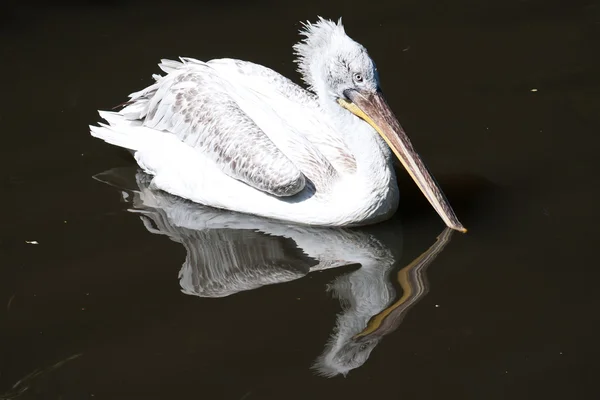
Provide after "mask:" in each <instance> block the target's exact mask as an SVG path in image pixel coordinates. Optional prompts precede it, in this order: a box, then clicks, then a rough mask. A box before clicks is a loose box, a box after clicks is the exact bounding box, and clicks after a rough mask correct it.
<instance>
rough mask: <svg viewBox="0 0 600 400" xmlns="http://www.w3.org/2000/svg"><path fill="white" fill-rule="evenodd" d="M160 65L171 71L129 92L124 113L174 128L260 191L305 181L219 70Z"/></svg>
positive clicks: (295, 187) (290, 191) (279, 190)
mask: <svg viewBox="0 0 600 400" xmlns="http://www.w3.org/2000/svg"><path fill="white" fill-rule="evenodd" d="M161 69H163V70H164V71H166V72H168V74H167V75H166V76H164V77H162V78H160V79H159V80H158V81H157V82H156V83H155V84H154V85H151V86H149V87H148V88H146V89H144V90H142V91H140V92H137V93H133V94H132V95H130V97H131V101H130V105H128V106H127V107H126V108H125V109H123V110H122V111H121V114H123V115H126V116H128V118H130V119H141V120H142V123H143V125H144V126H147V127H149V128H153V129H157V130H164V131H168V132H171V133H173V134H174V135H176V136H177V137H178V138H179V139H180V140H181V141H183V142H184V143H186V144H188V145H190V146H192V147H194V148H195V149H197V150H198V151H200V152H202V153H203V154H204V155H205V156H207V157H209V158H210V159H212V160H213V161H214V162H215V163H216V164H217V165H218V166H219V167H220V168H221V169H222V171H223V172H224V173H226V174H227V175H229V176H231V177H233V178H235V179H238V180H241V181H243V182H245V183H247V184H249V185H251V186H253V187H255V188H257V189H259V190H261V191H264V192H267V193H271V194H273V195H276V196H291V195H294V194H296V193H298V192H300V191H301V190H302V189H303V188H304V187H305V184H306V180H305V177H304V175H303V173H302V172H301V171H300V170H299V169H298V168H297V167H296V165H294V163H293V162H292V161H291V160H290V159H289V158H288V157H287V156H286V155H285V154H284V153H283V152H281V151H280V149H278V148H277V146H276V145H275V144H274V143H273V141H272V140H271V139H270V138H269V137H268V136H267V135H266V134H265V133H264V132H263V131H262V130H261V129H260V128H259V127H258V126H257V125H256V124H255V123H254V121H253V120H252V119H251V118H250V117H249V116H248V115H246V114H245V113H244V112H243V111H242V110H241V109H240V107H239V106H238V104H237V103H236V102H235V101H234V99H233V98H232V97H231V96H230V94H229V93H228V90H227V89H228V85H227V82H225V81H224V80H223V79H221V78H220V77H219V75H218V74H217V73H216V72H215V71H214V70H212V69H211V68H210V67H209V66H207V65H206V64H204V63H201V62H195V63H189V64H188V63H179V62H176V61H168V60H167V61H163V62H162V63H161Z"/></svg>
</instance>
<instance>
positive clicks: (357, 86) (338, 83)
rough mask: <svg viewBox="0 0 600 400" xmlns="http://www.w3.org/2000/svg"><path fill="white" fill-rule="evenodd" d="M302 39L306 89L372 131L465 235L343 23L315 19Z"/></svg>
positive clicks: (369, 63) (300, 50)
mask: <svg viewBox="0 0 600 400" xmlns="http://www.w3.org/2000/svg"><path fill="white" fill-rule="evenodd" d="M300 33H301V34H302V35H303V36H305V38H304V39H303V40H302V41H301V42H299V43H297V44H296V45H295V46H294V50H295V52H296V55H297V56H298V58H297V59H296V62H297V63H298V70H299V72H300V73H301V74H302V78H303V79H304V81H305V82H306V83H307V84H308V85H309V87H310V89H311V90H312V91H314V92H315V93H316V94H317V96H319V99H320V100H321V101H325V102H328V101H329V100H330V101H331V102H332V104H335V103H337V104H338V105H339V106H340V107H342V108H343V109H345V110H346V111H347V112H350V113H352V114H354V115H355V116H356V117H358V118H360V119H362V120H364V121H365V122H366V123H368V124H369V125H371V127H372V128H373V129H374V130H375V131H377V133H379V135H381V137H382V138H383V139H384V140H385V141H386V143H387V144H388V146H390V148H391V149H392V151H393V152H394V154H396V156H397V157H398V159H399V160H400V161H401V162H402V165H404V168H406V170H407V171H408V173H409V174H410V176H411V177H412V178H413V179H414V181H415V182H416V183H417V185H418V186H419V188H420V189H421V191H422V192H423V194H424V195H425V197H426V198H427V200H429V202H430V203H431V205H432V206H433V208H434V209H435V210H436V211H437V213H438V214H439V215H440V217H442V219H443V220H444V222H445V223H446V225H448V226H449V227H450V228H452V229H456V230H458V231H461V232H466V229H465V228H464V227H463V226H462V224H461V223H460V222H459V221H458V218H457V217H456V215H455V214H454V211H453V210H452V207H450V204H448V200H447V199H446V197H445V196H444V193H443V192H442V191H441V189H440V188H439V186H438V185H437V183H436V181H435V179H434V178H433V177H432V176H431V174H430V173H429V171H428V170H427V167H426V166H425V164H424V163H423V161H422V160H421V157H420V156H419V155H418V154H417V152H416V151H415V150H414V148H413V146H412V144H411V142H410V140H409V138H408V136H407V135H406V133H404V130H403V129H402V127H401V126H400V123H399V122H398V120H397V119H396V117H395V116H394V113H393V112H392V110H390V108H389V106H388V104H387V102H386V101H385V98H384V97H383V94H382V92H381V89H380V87H379V76H378V74H377V68H376V67H375V63H374V62H373V60H371V58H370V57H369V54H368V53H367V50H366V49H365V48H364V47H363V46H362V45H360V44H359V43H357V42H355V41H354V40H352V39H351V38H350V37H349V36H348V35H346V32H345V30H344V27H343V26H342V20H341V19H340V20H339V21H338V23H337V24H336V23H335V22H333V21H329V20H325V19H323V18H319V21H317V22H316V23H314V24H311V23H310V22H308V23H306V24H304V29H303V30H302V31H301V32H300Z"/></svg>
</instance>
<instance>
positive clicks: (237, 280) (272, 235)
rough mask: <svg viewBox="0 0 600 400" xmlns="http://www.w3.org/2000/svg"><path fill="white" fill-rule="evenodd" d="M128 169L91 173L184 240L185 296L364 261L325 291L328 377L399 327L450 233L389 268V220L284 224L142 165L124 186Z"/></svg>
mask: <svg viewBox="0 0 600 400" xmlns="http://www.w3.org/2000/svg"><path fill="white" fill-rule="evenodd" d="M130 175H132V174H130ZM125 176H126V172H123V171H122V170H111V171H108V172H105V173H102V174H99V175H97V176H96V177H95V178H96V179H98V180H100V181H102V182H105V183H109V184H112V185H114V186H118V187H120V188H121V189H122V188H123V186H127V187H128V189H129V190H128V191H123V192H122V193H123V198H124V199H126V200H127V201H131V202H132V205H133V207H132V208H131V209H130V211H132V212H135V213H139V214H140V216H141V219H142V221H143V223H144V225H145V227H146V228H147V229H148V231H149V232H151V233H153V234H160V235H165V236H168V237H169V238H170V239H172V240H174V241H176V242H179V243H181V244H182V245H183V246H184V247H185V249H186V252H187V255H186V259H185V262H184V263H183V266H182V268H181V270H180V273H179V279H180V285H181V288H182V291H183V292H184V293H186V294H189V295H195V296H200V297H211V298H215V297H225V296H230V295H233V294H235V293H238V292H241V291H246V290H252V289H257V288H260V287H262V286H264V285H270V284H277V283H283V282H288V281H292V280H295V279H299V278H302V277H304V276H306V275H308V274H309V273H311V272H314V271H319V270H324V269H329V268H336V267H341V266H347V265H353V264H360V268H359V269H357V270H354V271H352V272H349V273H347V274H344V275H342V276H339V277H337V278H336V279H335V280H334V281H333V282H332V283H331V284H330V285H329V286H328V288H327V290H328V291H330V292H331V294H332V295H333V297H335V298H337V299H339V301H340V303H341V305H342V312H341V313H340V314H339V315H338V316H337V321H336V326H335V328H334V331H333V333H332V335H331V336H330V338H329V341H328V343H327V345H326V346H325V349H324V351H323V352H322V354H321V355H320V356H319V357H318V358H317V360H316V362H315V363H314V365H313V369H314V371H315V372H316V373H317V374H319V375H321V376H326V377H333V376H336V375H340V374H341V375H346V374H347V373H348V372H349V371H351V370H353V369H355V368H358V367H360V366H361V365H363V364H364V363H365V362H366V361H367V359H368V358H369V355H370V354H371V351H372V350H373V349H374V348H375V346H377V344H379V342H380V341H381V340H382V339H383V337H384V336H386V335H388V334H389V333H391V332H393V331H395V330H396V329H397V328H398V326H399V325H400V324H401V323H402V320H403V318H404V316H405V315H406V313H407V312H408V310H409V309H410V308H411V307H412V306H414V305H415V304H416V303H417V302H418V301H419V300H420V299H421V298H422V297H423V296H424V295H425V294H426V293H427V291H428V283H427V278H426V275H425V272H426V269H427V267H428V266H429V265H430V264H431V262H432V261H433V260H434V259H435V258H436V257H437V255H438V254H439V253H440V252H441V251H442V250H443V249H444V247H445V246H446V245H447V244H448V242H449V241H450V238H451V236H452V230H450V229H449V228H446V229H445V230H444V231H443V232H442V233H441V234H440V235H439V236H438V238H437V241H436V242H435V243H434V244H433V245H432V246H431V247H430V248H429V249H427V250H426V251H425V252H424V253H423V254H421V255H420V256H419V257H418V258H416V259H415V260H414V261H412V262H411V263H410V264H408V265H407V266H405V267H404V268H402V269H400V270H399V271H398V272H397V273H396V274H393V271H394V269H395V268H394V267H395V266H396V261H397V260H399V259H400V256H401V248H402V237H401V233H400V229H398V226H397V223H396V225H395V227H394V229H390V228H389V224H386V223H384V224H380V225H379V226H375V227H369V228H362V229H344V228H318V227H309V226H299V225H292V224H286V223H282V222H278V221H273V220H268V219H264V218H260V217H254V216H251V215H246V214H239V213H235V212H230V211H223V210H218V209H214V208H211V207H206V206H202V205H198V204H195V203H191V202H189V201H186V200H183V199H180V198H178V197H175V196H172V195H170V194H168V193H165V192H162V191H160V190H154V189H153V188H152V187H151V186H150V182H151V178H150V177H149V176H147V175H145V174H144V173H142V172H138V173H137V174H136V175H135V181H136V182H135V184H125V185H124V184H123V182H124V181H125V180H126V178H124V177H125ZM134 185H135V189H133V190H131V187H132V186H134ZM131 195H132V196H131ZM385 225H388V226H387V227H386V226H385ZM397 287H399V288H400V289H401V290H400V292H401V293H400V294H397V293H396V288H397Z"/></svg>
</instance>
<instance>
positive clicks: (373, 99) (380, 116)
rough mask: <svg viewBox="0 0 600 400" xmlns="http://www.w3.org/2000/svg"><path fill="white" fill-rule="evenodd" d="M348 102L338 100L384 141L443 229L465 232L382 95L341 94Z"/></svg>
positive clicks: (352, 91) (362, 93)
mask: <svg viewBox="0 0 600 400" xmlns="http://www.w3.org/2000/svg"><path fill="white" fill-rule="evenodd" d="M344 95H345V96H346V97H347V98H348V99H349V100H350V101H346V100H344V99H338V103H339V104H340V105H341V106H342V107H344V108H346V109H347V110H348V111H350V112H351V113H353V114H354V115H356V116H357V117H359V118H362V119H363V120H365V121H366V122H367V123H368V124H369V125H371V126H372V127H373V128H374V129H375V130H376V131H377V132H378V133H379V134H380V135H381V137H382V138H383V139H384V140H385V141H386V143H387V144H388V146H390V148H391V149H392V151H393V152H394V154H396V157H398V159H399V160H400V162H402V165H404V168H406V170H407V171H408V173H409V174H410V176H411V177H412V178H413V180H414V181H415V182H416V184H417V186H419V189H421V192H423V194H424V195H425V197H426V198H427V200H429V203H431V205H432V206H433V208H434V209H435V211H437V213H438V214H439V215H440V217H442V219H443V220H444V222H445V223H446V225H447V226H448V227H450V228H452V229H455V230H457V231H460V232H463V233H464V232H466V231H467V230H466V229H465V228H464V227H463V226H462V224H461V223H460V221H459V220H458V218H456V214H454V211H453V210H452V207H450V204H449V203H448V200H447V199H446V196H445V195H444V193H443V192H442V190H441V189H440V187H439V186H438V184H437V182H436V181H435V179H434V178H433V176H431V174H430V173H429V171H428V170H427V167H426V166H425V164H424V163H423V160H421V157H419V154H417V152H416V151H415V149H414V148H413V146H412V144H411V142H410V139H409V138H408V136H407V135H406V133H404V129H402V127H401V126H400V123H399V122H398V120H397V119H396V117H395V116H394V114H393V113H392V110H390V107H389V106H388V104H387V102H386V101H385V98H384V97H383V94H382V93H381V92H380V91H377V92H375V93H371V92H362V91H358V90H354V89H350V90H346V91H344Z"/></svg>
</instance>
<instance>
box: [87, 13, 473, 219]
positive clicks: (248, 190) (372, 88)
mask: <svg viewBox="0 0 600 400" xmlns="http://www.w3.org/2000/svg"><path fill="white" fill-rule="evenodd" d="M306 28H307V29H306V31H304V32H303V33H304V35H305V36H306V39H305V40H304V41H303V42H301V43H299V44H297V45H296V46H295V49H296V52H297V54H298V63H299V66H300V68H299V69H300V72H301V73H302V75H303V78H304V80H305V81H306V82H307V83H308V84H309V86H310V89H311V91H312V92H311V91H307V90H304V89H303V88H301V87H300V86H298V85H296V84H294V83H293V82H291V81H290V80H288V79H287V78H285V77H283V76H281V75H279V74H278V73H276V72H274V71H273V70H271V69H269V68H266V67H263V66H260V65H257V64H253V63H250V62H245V61H240V60H233V59H219V60H211V61H208V62H202V61H198V60H194V59H189V58H185V59H181V62H177V61H168V60H163V62H162V63H161V64H160V67H161V69H162V70H163V71H165V72H166V75H165V76H155V79H156V83H155V84H153V85H151V86H149V87H147V88H146V89H144V90H142V91H140V92H137V93H134V94H132V95H130V101H128V102H127V105H126V107H125V108H124V109H122V110H121V111H119V112H117V113H109V112H101V116H102V117H103V118H104V119H105V120H107V121H108V125H104V124H103V125H102V126H101V127H91V129H92V134H93V135H94V136H96V137H99V138H101V139H103V140H105V141H107V142H109V143H112V144H115V145H118V146H121V147H125V148H129V149H131V150H134V151H135V158H136V160H137V162H138V164H139V165H140V166H141V167H142V168H143V169H144V170H145V171H146V172H148V173H150V174H152V175H153V176H154V179H153V182H152V183H153V186H154V187H156V188H160V189H162V190H164V191H167V192H169V193H172V194H175V195H178V196H180V197H183V198H186V199H189V200H192V201H194V202H197V203H201V204H205V205H209V206H213V207H217V208H221V209H227V210H233V211H238V212H244V213H249V214H255V215H259V216H263V217H269V218H275V219H279V220H285V221H291V222H295V223H302V224H309V225H321V226H348V225H364V224H369V223H373V222H377V221H380V220H384V219H386V218H388V217H390V216H391V215H392V214H393V213H394V212H395V211H396V208H397V206H398V198H399V196H398V188H397V185H396V179H395V176H394V169H393V164H392V153H391V151H390V147H388V145H390V146H391V148H392V150H393V151H394V153H396V154H397V155H399V157H400V160H401V161H402V163H403V164H404V165H405V167H407V169H408V170H409V172H410V173H411V175H412V176H413V178H414V179H415V180H416V181H417V184H419V186H420V188H421V190H423V192H424V193H425V195H426V196H427V198H428V199H429V201H430V202H431V203H432V205H434V207H435V208H436V210H437V211H438V213H440V215H441V216H442V218H444V220H445V221H446V223H447V224H448V225H449V226H451V225H454V226H453V227H454V228H455V229H464V228H462V225H460V223H459V222H458V220H456V217H455V216H454V214H453V213H452V210H451V209H450V208H449V206H448V205H447V203H445V199H444V198H443V195H442V194H441V191H439V190H438V189H437V187H436V186H435V183H434V182H433V179H432V178H431V176H430V175H429V174H428V172H427V171H426V168H425V167H424V165H423V164H422V162H421V161H420V159H419V158H418V155H416V153H414V150H413V149H412V146H411V145H410V142H409V141H408V138H405V135H404V132H402V131H401V128H400V126H399V124H398V123H397V121H395V119H394V118H393V116H391V117H390V115H391V112H390V111H389V109H388V108H387V105H385V103H384V101H383V100H382V98H381V93H380V92H379V84H378V76H377V71H376V69H375V66H374V64H373V62H372V60H371V59H370V58H369V57H368V55H367V53H366V50H365V49H364V48H363V47H362V46H360V45H359V44H358V43H356V42H354V41H353V40H352V39H350V38H349V37H348V36H347V35H346V34H345V32H344V29H343V27H342V26H341V23H338V24H335V23H333V22H331V21H325V20H322V19H321V20H320V21H319V22H318V23H316V24H314V25H311V24H308V25H307V26H306ZM313 92H314V93H313ZM390 121H391V122H390ZM394 121H395V122H394ZM382 126H383V127H382ZM398 132H399V133H398ZM398 134H400V135H401V136H397V135H398ZM402 135H404V136H402ZM396 136H397V137H396ZM399 140H400V141H399ZM386 142H387V144H386ZM407 143H408V144H407ZM405 153H406V154H408V158H405V159H403V156H404V154H405ZM413 153H414V154H413ZM414 157H416V162H415V159H414ZM415 171H416V172H415ZM415 174H416V175H415ZM430 186H432V187H433V189H432V188H431V187H430Z"/></svg>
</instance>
